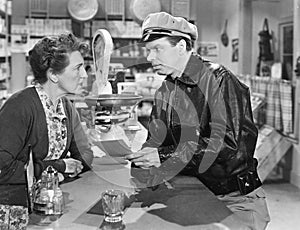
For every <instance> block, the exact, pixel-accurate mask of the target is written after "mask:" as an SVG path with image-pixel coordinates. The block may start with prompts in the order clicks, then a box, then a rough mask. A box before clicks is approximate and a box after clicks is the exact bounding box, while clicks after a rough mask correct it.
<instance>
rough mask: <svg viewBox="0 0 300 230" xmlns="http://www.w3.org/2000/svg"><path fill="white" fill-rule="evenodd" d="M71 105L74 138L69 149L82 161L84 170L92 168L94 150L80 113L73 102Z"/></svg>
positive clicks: (72, 154)
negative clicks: (82, 123)
mask: <svg viewBox="0 0 300 230" xmlns="http://www.w3.org/2000/svg"><path fill="white" fill-rule="evenodd" d="M69 105H70V106H71V114H72V115H71V118H70V119H72V121H71V122H72V139H71V145H70V148H69V151H70V153H71V156H72V157H73V158H74V159H78V160H80V161H82V163H83V166H84V169H83V171H86V170H89V169H91V168H92V162H93V158H94V156H93V151H92V149H91V146H90V143H89V141H88V138H87V136H86V134H85V132H84V130H83V128H82V125H81V122H80V117H79V114H78V112H77V110H76V108H75V106H74V105H73V104H71V103H70V104H69Z"/></svg>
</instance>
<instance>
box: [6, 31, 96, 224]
mask: <svg viewBox="0 0 300 230" xmlns="http://www.w3.org/2000/svg"><path fill="white" fill-rule="evenodd" d="M87 51H88V46H87V44H85V43H82V42H80V41H78V40H77V38H76V37H75V36H74V35H73V34H71V33H66V34H61V35H59V36H49V37H44V38H42V39H41V40H40V41H39V42H38V43H37V44H36V45H35V46H34V47H33V49H32V50H31V51H30V52H29V62H30V66H31V69H32V72H33V75H34V78H35V85H34V86H31V87H27V88H25V89H23V90H21V91H19V92H16V93H15V94H13V95H12V96H11V97H10V98H9V99H8V100H7V102H6V103H5V104H4V105H3V106H2V108H1V110H0V133H1V135H0V229H26V225H27V222H28V211H27V208H26V207H27V206H28V202H27V200H28V197H27V196H28V195H27V194H28V193H27V188H26V176H25V170H24V166H25V164H26V163H27V162H28V159H29V152H30V151H32V155H33V162H34V174H35V177H36V178H37V179H38V178H39V177H40V175H41V173H42V171H43V170H44V169H45V168H46V167H47V166H49V165H52V166H53V167H54V168H55V169H56V170H57V171H58V172H59V173H60V174H61V175H63V176H64V177H74V176H76V175H77V174H79V173H80V172H82V171H85V170H89V169H90V168H91V163H92V159H93V153H92V151H91V148H90V146H89V144H88V143H89V142H88V140H87V137H86V135H85V133H84V131H83V128H82V126H81V122H80V118H79V115H78V113H77V111H76V109H75V107H74V105H73V104H72V103H71V102H70V101H69V100H68V99H67V98H66V97H64V96H65V95H66V94H81V93H83V89H82V81H83V80H82V78H84V77H86V72H85V69H84V60H83V54H84V53H85V52H87Z"/></svg>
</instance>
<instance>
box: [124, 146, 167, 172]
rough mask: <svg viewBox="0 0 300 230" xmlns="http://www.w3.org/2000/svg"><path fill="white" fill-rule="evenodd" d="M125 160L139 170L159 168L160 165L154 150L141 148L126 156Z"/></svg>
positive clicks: (156, 152)
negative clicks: (139, 168) (152, 167)
mask: <svg viewBox="0 0 300 230" xmlns="http://www.w3.org/2000/svg"><path fill="white" fill-rule="evenodd" d="M126 159H127V160H130V161H131V162H133V163H134V164H135V165H136V166H139V167H141V168H149V167H151V166H156V167H159V166H160V165H161V163H160V159H159V155H158V151H157V149H156V148H150V147H146V148H143V149H141V150H139V151H137V152H135V153H133V154H129V155H127V156H126Z"/></svg>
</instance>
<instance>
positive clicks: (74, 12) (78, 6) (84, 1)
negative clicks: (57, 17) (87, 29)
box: [68, 0, 98, 21]
mask: <svg viewBox="0 0 300 230" xmlns="http://www.w3.org/2000/svg"><path fill="white" fill-rule="evenodd" d="M68 11H69V13H70V15H71V17H72V18H73V19H75V20H77V21H88V20H91V19H92V18H93V17H95V15H96V14H97V12H98V1H97V0H69V2H68Z"/></svg>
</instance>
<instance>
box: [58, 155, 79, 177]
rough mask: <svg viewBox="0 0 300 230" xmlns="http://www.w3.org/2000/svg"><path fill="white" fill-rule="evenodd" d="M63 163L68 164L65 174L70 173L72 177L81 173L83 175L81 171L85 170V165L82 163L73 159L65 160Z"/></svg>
mask: <svg viewBox="0 0 300 230" xmlns="http://www.w3.org/2000/svg"><path fill="white" fill-rule="evenodd" d="M63 161H64V162H65V164H66V169H65V173H69V174H70V177H75V176H77V175H78V174H79V173H81V171H82V169H83V165H82V163H81V161H79V160H75V159H73V158H65V159H63Z"/></svg>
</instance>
